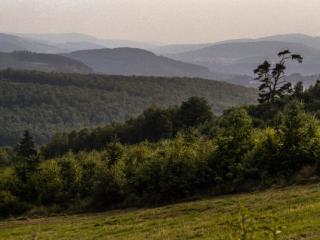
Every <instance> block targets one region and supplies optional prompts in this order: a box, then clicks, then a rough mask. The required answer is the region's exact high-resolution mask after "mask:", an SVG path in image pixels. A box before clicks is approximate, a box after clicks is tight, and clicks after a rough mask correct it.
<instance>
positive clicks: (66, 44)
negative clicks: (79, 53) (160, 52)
mask: <svg viewBox="0 0 320 240" xmlns="http://www.w3.org/2000/svg"><path fill="white" fill-rule="evenodd" d="M16 35H17V36H20V37H22V38H26V39H29V40H31V41H38V42H39V41H40V42H43V43H45V44H49V45H53V46H57V47H62V48H63V49H64V50H65V51H66V52H70V51H75V50H85V49H86V48H83V45H82V46H81V45H80V46H79V47H80V48H77V49H75V48H74V47H75V44H77V43H86V44H87V45H88V46H90V45H96V46H101V47H100V48H119V47H131V48H142V49H151V48H155V47H157V46H158V45H157V44H153V43H147V42H138V41H130V40H122V39H103V38H97V37H94V36H91V35H88V34H82V33H52V34H21V33H20V34H19V33H18V34H16ZM87 49H92V48H87Z"/></svg>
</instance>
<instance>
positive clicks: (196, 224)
mask: <svg viewBox="0 0 320 240" xmlns="http://www.w3.org/2000/svg"><path fill="white" fill-rule="evenodd" d="M319 190H320V185H319V184H312V185H305V186H293V187H288V188H283V189H274V190H268V191H265V192H259V193H252V194H239V195H230V196H221V197H213V198H207V199H202V200H196V201H192V202H185V203H180V204H174V205H168V206H164V207H158V208H148V209H139V210H119V211H110V212H105V213H99V214H83V215H73V216H60V217H52V218H41V219H27V220H11V221H4V222H0V239H6V240H10V239H11V240H18V239H21V240H22V239H38V240H40V239H52V240H58V239H59V240H67V239H68V240H70V239H84V240H85V239H97V240H100V239H101V240H102V239H129V240H130V239H132V240H133V239H159V240H160V239H161V240H163V239H181V240H183V239H227V235H228V234H229V233H230V230H229V229H230V228H229V227H228V224H227V222H228V221H229V220H235V219H236V218H237V216H238V215H237V214H238V211H239V205H244V206H246V207H247V208H248V209H249V211H250V213H251V214H252V217H253V218H254V219H255V222H256V223H257V224H258V225H263V224H265V223H267V222H268V221H269V220H270V219H271V217H276V218H278V224H279V225H282V226H285V230H284V233H283V235H282V237H283V238H281V239H320V191H319ZM260 238H261V239H268V238H266V237H262V235H261V237H260Z"/></svg>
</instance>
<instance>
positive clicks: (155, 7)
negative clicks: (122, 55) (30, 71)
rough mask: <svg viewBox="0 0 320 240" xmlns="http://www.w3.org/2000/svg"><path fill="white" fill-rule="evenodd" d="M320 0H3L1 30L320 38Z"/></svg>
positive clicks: (198, 38)
mask: <svg viewBox="0 0 320 240" xmlns="http://www.w3.org/2000/svg"><path fill="white" fill-rule="evenodd" d="M319 10H320V0H0V32H10V33H13V32H18V33H67V32H77V33H85V34H90V35H94V36H96V37H100V38H106V39H127V40H136V41H144V42H153V43H200V42H215V41H220V40H226V39H236V38H256V37H262V36H268V35H274V34H286V33H304V34H308V35H314V36H320V14H319Z"/></svg>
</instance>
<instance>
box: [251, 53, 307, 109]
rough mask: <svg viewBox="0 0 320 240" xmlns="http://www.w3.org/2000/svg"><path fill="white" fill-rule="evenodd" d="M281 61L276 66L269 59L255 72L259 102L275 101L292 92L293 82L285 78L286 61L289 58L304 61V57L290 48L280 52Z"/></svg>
mask: <svg viewBox="0 0 320 240" xmlns="http://www.w3.org/2000/svg"><path fill="white" fill-rule="evenodd" d="M278 57H279V58H280V61H279V62H278V63H276V64H275V66H274V67H272V66H271V64H270V63H269V62H268V61H264V63H263V64H261V65H259V66H258V67H257V68H256V69H255V70H254V73H255V74H256V75H257V77H256V78H255V80H257V81H259V82H260V83H261V85H260V86H259V91H260V93H259V103H274V102H275V101H276V100H277V99H279V98H282V97H283V96H285V95H286V94H288V93H291V92H292V88H291V83H289V82H287V81H286V80H285V70H286V63H287V61H288V60H296V61H297V62H299V63H302V60H303V58H302V57H301V56H300V55H298V54H292V53H291V52H290V51H289V50H285V51H282V52H279V53H278Z"/></svg>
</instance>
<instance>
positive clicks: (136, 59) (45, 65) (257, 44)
mask: <svg viewBox="0 0 320 240" xmlns="http://www.w3.org/2000/svg"><path fill="white" fill-rule="evenodd" d="M284 49H290V50H291V51H293V52H296V53H299V54H301V55H302V56H303V57H304V62H303V64H289V66H288V73H289V74H294V76H295V77H293V78H292V79H295V80H297V79H298V78H297V76H300V77H299V78H301V79H303V80H304V82H306V84H307V86H308V85H310V84H312V83H313V82H314V81H313V80H312V81H311V79H317V78H318V77H317V76H318V75H319V74H320V37H311V36H307V35H303V34H287V35H275V36H269V37H264V38H257V39H235V40H227V41H222V42H217V43H202V44H171V45H160V44H152V43H151V44H150V43H143V42H135V41H127V40H107V39H100V38H96V37H93V36H90V35H86V34H79V33H65V34H13V35H12V34H0V52H3V53H11V52H13V51H30V52H36V53H45V54H59V55H61V56H60V57H63V58H61V62H62V64H60V65H59V64H57V62H55V61H53V62H52V61H51V62H50V61H49V58H55V59H57V58H58V57H57V56H53V55H51V56H40V55H32V59H30V56H29V58H24V59H23V61H22V62H21V59H19V58H17V53H16V54H13V55H11V56H10V57H8V56H9V55H5V54H1V56H2V60H1V66H0V67H1V68H4V67H5V66H10V67H11V68H17V69H37V70H42V71H43V70H45V71H63V72H68V71H70V72H75V71H79V72H80V73H83V72H96V73H103V74H109V75H114V74H116V75H146V76H150V75H154V76H167V77H173V76H187V77H201V78H207V79H216V80H220V81H227V82H231V83H235V84H240V85H245V86H255V85H254V84H252V83H253V69H254V68H255V67H256V66H257V65H258V64H260V63H261V62H262V61H264V60H266V59H267V60H270V61H271V62H274V61H275V60H276V59H277V58H276V54H277V52H279V51H282V50H284ZM20 55H23V56H25V55H26V53H24V54H21V53H20ZM5 56H6V57H5ZM13 59H14V60H13ZM45 59H46V60H45ZM62 59H63V60H62ZM67 59H69V60H68V64H67V65H66V66H63V65H65V64H64V63H66V61H67ZM48 61H49V62H48ZM72 61H73V62H72ZM81 64H82V65H81ZM80 65H81V66H80ZM75 66H77V67H75ZM297 73H298V74H297ZM299 74H300V75H299ZM306 76H308V77H306ZM290 79H291V77H290Z"/></svg>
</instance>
